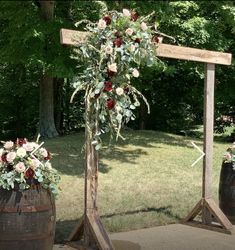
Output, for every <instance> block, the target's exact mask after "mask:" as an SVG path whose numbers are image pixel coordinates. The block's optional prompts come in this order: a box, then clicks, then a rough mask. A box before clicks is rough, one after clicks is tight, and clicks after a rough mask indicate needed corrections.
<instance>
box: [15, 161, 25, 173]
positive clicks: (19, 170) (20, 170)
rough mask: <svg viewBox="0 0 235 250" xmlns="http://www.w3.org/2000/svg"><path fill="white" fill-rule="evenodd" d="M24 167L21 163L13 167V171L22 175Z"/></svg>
mask: <svg viewBox="0 0 235 250" xmlns="http://www.w3.org/2000/svg"><path fill="white" fill-rule="evenodd" d="M25 169H26V168H25V165H24V163H23V162H19V163H17V164H16V165H15V170H16V171H17V172H19V173H23V172H24V171H25Z"/></svg>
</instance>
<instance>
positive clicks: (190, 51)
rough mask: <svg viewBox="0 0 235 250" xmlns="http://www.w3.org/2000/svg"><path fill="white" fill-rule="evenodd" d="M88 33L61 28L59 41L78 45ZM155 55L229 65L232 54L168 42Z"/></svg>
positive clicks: (161, 45) (160, 45)
mask: <svg viewBox="0 0 235 250" xmlns="http://www.w3.org/2000/svg"><path fill="white" fill-rule="evenodd" d="M89 34H90V33H88V32H82V31H77V30H68V29H61V32H60V41H61V43H62V44H67V45H78V44H81V43H84V42H86V41H87V38H88V36H89ZM156 53H157V56H159V57H166V58H174V59H181V60H188V61H197V62H204V63H214V64H223V65H230V64H231V62H232V55H231V54H229V53H222V52H216V51H209V50H203V49H194V48H189V47H182V46H176V45H170V44H163V43H159V44H158V45H157V48H156Z"/></svg>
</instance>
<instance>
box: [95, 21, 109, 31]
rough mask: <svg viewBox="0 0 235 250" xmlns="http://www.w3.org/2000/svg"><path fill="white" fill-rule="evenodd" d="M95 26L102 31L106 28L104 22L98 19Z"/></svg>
mask: <svg viewBox="0 0 235 250" xmlns="http://www.w3.org/2000/svg"><path fill="white" fill-rule="evenodd" d="M97 26H98V28H99V29H100V30H104V29H105V28H106V26H107V24H106V22H105V20H103V19H100V20H99V22H98V25H97Z"/></svg>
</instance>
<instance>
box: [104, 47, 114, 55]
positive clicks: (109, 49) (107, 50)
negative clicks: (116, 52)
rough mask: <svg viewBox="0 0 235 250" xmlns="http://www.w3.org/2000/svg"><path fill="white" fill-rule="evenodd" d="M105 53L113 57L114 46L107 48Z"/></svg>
mask: <svg viewBox="0 0 235 250" xmlns="http://www.w3.org/2000/svg"><path fill="white" fill-rule="evenodd" d="M105 53H106V54H108V55H111V54H112V53H113V48H112V46H110V45H108V46H107V47H106V48H105Z"/></svg>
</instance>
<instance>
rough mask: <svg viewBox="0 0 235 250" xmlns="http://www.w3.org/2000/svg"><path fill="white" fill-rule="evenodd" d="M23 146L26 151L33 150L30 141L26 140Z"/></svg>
mask: <svg viewBox="0 0 235 250" xmlns="http://www.w3.org/2000/svg"><path fill="white" fill-rule="evenodd" d="M23 148H24V149H25V150H26V151H29V152H31V151H33V149H34V146H33V144H32V143H30V142H27V143H26V144H23Z"/></svg>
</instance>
